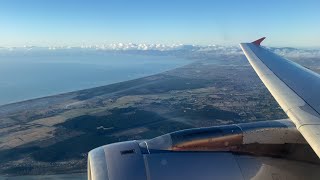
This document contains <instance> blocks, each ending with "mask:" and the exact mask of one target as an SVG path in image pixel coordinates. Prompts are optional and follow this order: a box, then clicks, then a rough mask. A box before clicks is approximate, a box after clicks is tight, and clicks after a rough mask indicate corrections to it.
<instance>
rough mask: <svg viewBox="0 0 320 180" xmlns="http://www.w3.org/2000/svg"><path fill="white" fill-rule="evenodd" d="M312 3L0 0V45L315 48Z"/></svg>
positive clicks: (318, 40)
mask: <svg viewBox="0 0 320 180" xmlns="http://www.w3.org/2000/svg"><path fill="white" fill-rule="evenodd" d="M319 18H320V1H316V0H315V1H312V0H309V1H308V0H305V1H302V0H301V1H298V0H297V1H295V0H291V1H289V0H282V1H280V0H263V1H262V0H233V1H231V0H221V1H215V0H194V1H191V0H190V1H188V0H154V1H152V0H148V1H147V0H126V1H125V0H101V1H100V0H86V1H84V0H1V1H0V46H23V45H36V46H55V45H70V46H80V45H83V44H87V45H89V44H109V43H118V42H123V43H129V42H133V43H164V44H172V43H183V44H200V45H206V44H221V45H236V44H238V43H239V42H243V41H250V40H254V39H256V38H259V37H261V36H267V37H268V39H267V40H266V45H271V46H292V47H320V20H319Z"/></svg>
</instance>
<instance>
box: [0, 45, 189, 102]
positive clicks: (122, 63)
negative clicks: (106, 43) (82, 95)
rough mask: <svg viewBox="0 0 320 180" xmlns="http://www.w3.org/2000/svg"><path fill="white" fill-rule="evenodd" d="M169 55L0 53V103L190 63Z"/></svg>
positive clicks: (154, 72) (113, 81)
mask: <svg viewBox="0 0 320 180" xmlns="http://www.w3.org/2000/svg"><path fill="white" fill-rule="evenodd" d="M190 62H191V61H190V60H187V59H183V58H177V57H172V56H159V55H136V54H123V53H112V52H103V53H102V52H98V51H97V52H82V51H79V52H78V53H77V52H74V51H72V53H70V52H68V53H66V52H59V51H57V52H55V51H41V52H17V53H15V52H10V53H2V54H0V105H3V104H8V103H13V102H19V101H23V100H28V99H33V98H38V97H44V96H49V95H55V94H60V93H65V92H70V91H76V90H81V89H87V88H92V87H97V86H102V85H108V84H112V83H117V82H121V81H127V80H131V79H136V78H140V77H144V76H149V75H152V74H157V73H161V72H164V71H167V70H170V69H174V68H177V67H181V66H183V65H186V64H188V63H190Z"/></svg>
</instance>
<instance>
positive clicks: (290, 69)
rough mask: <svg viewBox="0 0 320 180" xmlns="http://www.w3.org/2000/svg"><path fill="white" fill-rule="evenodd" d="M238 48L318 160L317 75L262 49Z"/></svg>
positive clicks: (319, 99) (256, 43)
mask: <svg viewBox="0 0 320 180" xmlns="http://www.w3.org/2000/svg"><path fill="white" fill-rule="evenodd" d="M262 40H264V38H261V39H259V40H257V41H254V42H252V43H241V44H240V47H241V49H242V50H243V52H244V54H245V56H246V57H247V59H248V61H249V62H250V64H251V66H252V67H253V69H254V70H255V71H256V73H257V74H258V76H259V77H260V79H261V80H262V82H263V83H264V84H265V86H266V87H267V89H268V90H269V91H270V93H271V94H272V95H273V97H274V98H275V99H276V101H277V102H278V103H279V105H280V106H281V108H282V109H283V110H284V111H285V113H286V114H287V115H288V117H289V118H290V119H291V120H292V121H293V123H294V124H295V125H296V127H297V129H298V130H299V131H300V133H301V134H302V135H303V137H304V138H305V139H306V140H307V142H308V143H309V144H310V146H311V147H312V149H313V150H314V151H315V153H316V154H317V155H318V157H320V94H319V92H320V75H319V74H317V73H315V72H313V71H311V70H309V69H307V68H305V67H303V66H301V65H298V64H297V63H294V62H292V61H289V60H287V59H284V58H282V57H280V56H278V55H276V54H274V53H272V52H270V51H269V50H267V49H266V48H264V47H261V46H260V43H261V42H262Z"/></svg>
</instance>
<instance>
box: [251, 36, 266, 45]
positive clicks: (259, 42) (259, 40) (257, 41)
mask: <svg viewBox="0 0 320 180" xmlns="http://www.w3.org/2000/svg"><path fill="white" fill-rule="evenodd" d="M265 38H266V37H263V38H260V39H258V40H256V41H253V42H252V43H253V44H255V45H257V46H260V44H261V42H262V41H263V40H264V39H265Z"/></svg>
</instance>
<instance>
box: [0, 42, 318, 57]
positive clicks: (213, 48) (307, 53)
mask: <svg viewBox="0 0 320 180" xmlns="http://www.w3.org/2000/svg"><path fill="white" fill-rule="evenodd" d="M266 48H268V49H270V50H271V51H273V52H275V53H277V54H279V55H282V56H285V57H288V58H301V57H302V58H303V57H305V58H314V57H320V49H319V48H318V49H315V48H304V49H302V48H291V47H266ZM46 51H55V52H60V53H74V52H77V53H79V52H81V53H92V52H110V51H112V52H117V53H140V54H148V55H184V56H190V55H191V56H192V57H195V56H197V55H198V56H199V55H201V54H206V55H213V54H214V55H215V56H216V55H238V54H242V51H241V49H240V47H239V46H221V45H206V46H201V45H186V44H170V45H168V44H144V43H142V44H135V43H116V44H107V45H85V46H79V47H71V46H51V47H38V46H24V47H0V55H1V54H8V53H16V52H20V53H21V52H22V53H27V52H46Z"/></svg>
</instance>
